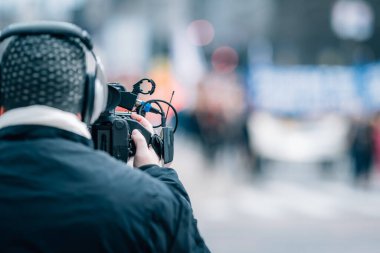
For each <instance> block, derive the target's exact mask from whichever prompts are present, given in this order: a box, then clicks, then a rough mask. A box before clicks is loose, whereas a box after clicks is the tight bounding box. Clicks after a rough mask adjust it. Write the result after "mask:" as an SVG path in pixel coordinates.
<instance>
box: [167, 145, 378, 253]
mask: <svg viewBox="0 0 380 253" xmlns="http://www.w3.org/2000/svg"><path fill="white" fill-rule="evenodd" d="M198 150H199V149H198V148H197V147H196V145H195V144H194V143H191V141H190V140H188V139H177V143H176V152H177V153H176V156H177V157H176V161H175V164H174V166H175V167H176V169H177V171H178V172H179V175H180V177H181V179H182V180H183V182H184V184H185V186H186V188H187V189H188V191H189V194H190V197H191V199H192V201H193V203H192V204H193V207H194V213H195V215H196V217H197V218H198V220H199V226H200V229H201V233H202V235H203V236H204V238H205V240H206V242H207V243H208V244H209V246H210V248H211V250H212V251H213V252H219V253H224V252H240V253H245V252H262V253H277V252H285V253H286V252H304V253H314V252H315V253H317V252H318V253H320V252H324V253H330V252H331V253H338V252H345V253H351V252H352V253H354V252H355V253H357V252H366V253H372V252H373V253H376V252H379V248H380V233H379V227H380V199H379V198H378V196H379V193H380V177H379V175H377V176H376V177H374V178H373V180H372V183H371V186H370V188H368V189H365V188H360V187H357V188H355V187H353V186H352V183H351V181H350V177H349V171H348V167H347V166H348V164H346V163H345V162H342V163H341V164H339V166H338V167H337V168H334V170H333V171H331V175H325V174H321V171H320V168H318V167H317V166H314V165H305V164H286V163H271V164H268V166H267V167H266V171H265V172H264V175H263V176H262V178H260V179H254V178H253V176H252V175H250V173H249V171H246V170H244V167H243V165H242V164H241V162H239V161H240V160H239V159H236V160H228V159H229V158H226V156H225V155H221V156H220V157H221V160H219V161H217V162H216V164H215V165H214V166H213V167H209V165H208V164H207V162H206V161H205V160H204V159H203V158H202V155H201V154H200V153H199V151H198ZM225 152H228V151H225ZM229 157H230V158H231V157H234V155H231V156H229ZM235 157H236V156H235ZM223 159H224V160H223Z"/></svg>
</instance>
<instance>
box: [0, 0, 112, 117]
mask: <svg viewBox="0 0 380 253" xmlns="http://www.w3.org/2000/svg"><path fill="white" fill-rule="evenodd" d="M0 1H1V0H0ZM44 34H50V35H57V36H61V37H69V38H70V37H72V38H76V39H78V40H79V41H80V43H81V44H82V45H83V47H85V48H86V49H87V50H88V51H89V52H90V53H91V55H92V56H93V58H94V60H95V70H94V72H93V73H89V72H87V74H86V83H85V85H84V86H85V87H84V93H83V95H84V96H83V107H82V121H83V122H85V123H87V124H90V123H91V122H93V121H94V120H95V119H96V118H97V117H98V116H99V115H100V113H101V112H102V111H103V110H104V109H105V105H106V103H107V96H108V90H107V86H106V85H105V80H103V70H102V65H101V63H100V60H99V59H98V57H97V56H96V54H95V52H94V51H93V44H92V41H91V37H90V35H89V34H88V33H87V32H86V31H85V30H83V29H81V28H80V27H78V26H76V25H74V24H71V23H66V22H58V21H33V22H28V23H15V24H11V25H9V26H7V27H6V28H4V30H2V31H0V43H1V42H2V41H4V40H5V39H7V38H9V37H12V36H25V35H44ZM79 41H78V42H79ZM0 69H1V59H0ZM0 74H1V71H0ZM0 81H1V78H0ZM0 84H1V83H0Z"/></svg>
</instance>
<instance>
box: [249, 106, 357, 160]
mask: <svg viewBox="0 0 380 253" xmlns="http://www.w3.org/2000/svg"><path fill="white" fill-rule="evenodd" d="M249 131H250V137H251V138H250V139H251V140H250V141H251V145H252V147H253V148H254V150H255V152H256V155H257V156H259V157H260V158H262V159H264V160H274V161H285V162H302V163H320V164H321V165H323V164H326V163H328V164H332V163H334V162H335V161H339V160H341V159H343V158H344V156H345V154H346V150H347V139H348V132H349V121H348V120H347V119H345V118H344V117H342V116H339V115H337V114H325V115H321V116H319V117H315V118H313V119H298V118H290V117H279V116H275V115H273V114H270V113H266V112H256V113H254V115H252V116H251V118H250V120H249Z"/></svg>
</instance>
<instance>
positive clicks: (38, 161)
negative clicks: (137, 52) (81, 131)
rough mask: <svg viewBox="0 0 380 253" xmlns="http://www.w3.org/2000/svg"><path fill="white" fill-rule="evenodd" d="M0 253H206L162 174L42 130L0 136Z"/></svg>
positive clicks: (170, 179)
mask: <svg viewBox="0 0 380 253" xmlns="http://www.w3.org/2000/svg"><path fill="white" fill-rule="evenodd" d="M0 252H3V253H11V252H12V253H13V252H15V253H16V252H17V253H24V252H39V253H40V252H41V253H44V252H49V253H50V252H54V253H55V252H57V253H58V252H69V253H75V252H78V253H79V252H80V253H86V252H89V253H90V252H91V253H96V252H115V253H116V252H176V253H181V252H209V250H208V249H207V247H206V245H205V243H204V241H203V239H202V238H201V236H200V235H199V232H198V229H197V225H196V220H195V219H194V218H193V215H192V208H191V205H190V200H189V197H188V195H187V193H186V191H185V189H184V187H183V186H182V184H181V183H180V181H179V179H178V177H177V174H176V172H175V171H174V170H172V169H169V168H164V169H163V168H161V167H158V166H144V168H141V170H137V169H133V168H130V167H128V166H127V165H126V164H124V163H122V162H119V161H117V160H115V159H113V158H112V157H110V156H109V155H107V154H106V153H103V152H100V151H95V150H93V148H92V143H91V141H90V140H88V139H85V138H84V137H81V136H79V135H76V134H74V133H71V132H68V131H64V130H61V129H57V128H53V127H45V126H31V125H29V126H28V125H23V126H11V127H6V128H3V129H1V130H0Z"/></svg>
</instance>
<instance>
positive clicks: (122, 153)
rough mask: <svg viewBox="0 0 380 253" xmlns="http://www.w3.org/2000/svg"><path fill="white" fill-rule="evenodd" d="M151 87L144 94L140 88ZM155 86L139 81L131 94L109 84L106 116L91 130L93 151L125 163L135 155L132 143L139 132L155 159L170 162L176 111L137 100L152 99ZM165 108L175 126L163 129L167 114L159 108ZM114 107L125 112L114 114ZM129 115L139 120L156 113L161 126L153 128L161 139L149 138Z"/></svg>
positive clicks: (122, 87)
mask: <svg viewBox="0 0 380 253" xmlns="http://www.w3.org/2000/svg"><path fill="white" fill-rule="evenodd" d="M145 81H146V82H148V83H150V90H149V91H143V90H142V89H141V84H142V83H143V82H145ZM155 88H156V84H155V83H154V81H153V80H151V79H146V78H145V79H141V80H140V81H139V82H137V83H136V84H134V85H133V90H132V92H128V91H127V90H126V89H125V87H124V86H123V85H121V84H119V83H109V84H108V103H107V107H106V110H105V112H103V113H102V114H101V115H100V117H99V118H98V119H97V120H96V121H95V123H94V124H93V125H91V126H90V129H91V135H92V139H93V141H94V145H95V148H96V149H100V150H103V151H105V152H107V153H109V154H110V155H112V156H114V157H115V158H117V159H119V160H122V161H125V162H128V160H129V159H130V158H131V157H132V156H134V154H135V152H136V147H135V144H134V143H133V141H132V139H131V133H132V131H133V130H134V129H137V130H139V131H140V132H141V133H142V135H143V136H144V137H145V140H146V142H147V144H148V145H151V146H152V147H153V149H154V151H155V152H156V153H157V155H158V156H159V157H160V158H162V159H163V160H164V163H170V162H171V161H173V155H174V132H175V131H176V128H177V124H178V117H177V112H176V110H175V108H174V107H173V106H172V105H171V103H170V102H167V101H164V100H160V99H152V100H149V101H142V100H139V99H138V95H139V94H146V95H152V94H153V93H154V90H155ZM162 103H163V104H166V105H167V106H168V110H169V107H170V108H171V109H172V110H173V112H174V117H175V126H174V129H173V128H172V127H168V126H166V121H167V115H166V114H167V113H165V112H164V110H163V107H162V105H161V104H162ZM116 107H122V108H124V109H126V110H128V112H120V111H116ZM131 112H136V113H137V114H140V115H142V116H145V115H146V114H147V113H155V114H159V115H160V116H161V124H160V125H157V126H154V128H159V127H160V128H161V133H160V135H157V134H152V133H151V132H150V131H148V130H147V129H146V128H144V127H143V126H142V125H141V124H140V123H139V122H137V121H136V120H134V119H132V118H131Z"/></svg>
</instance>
